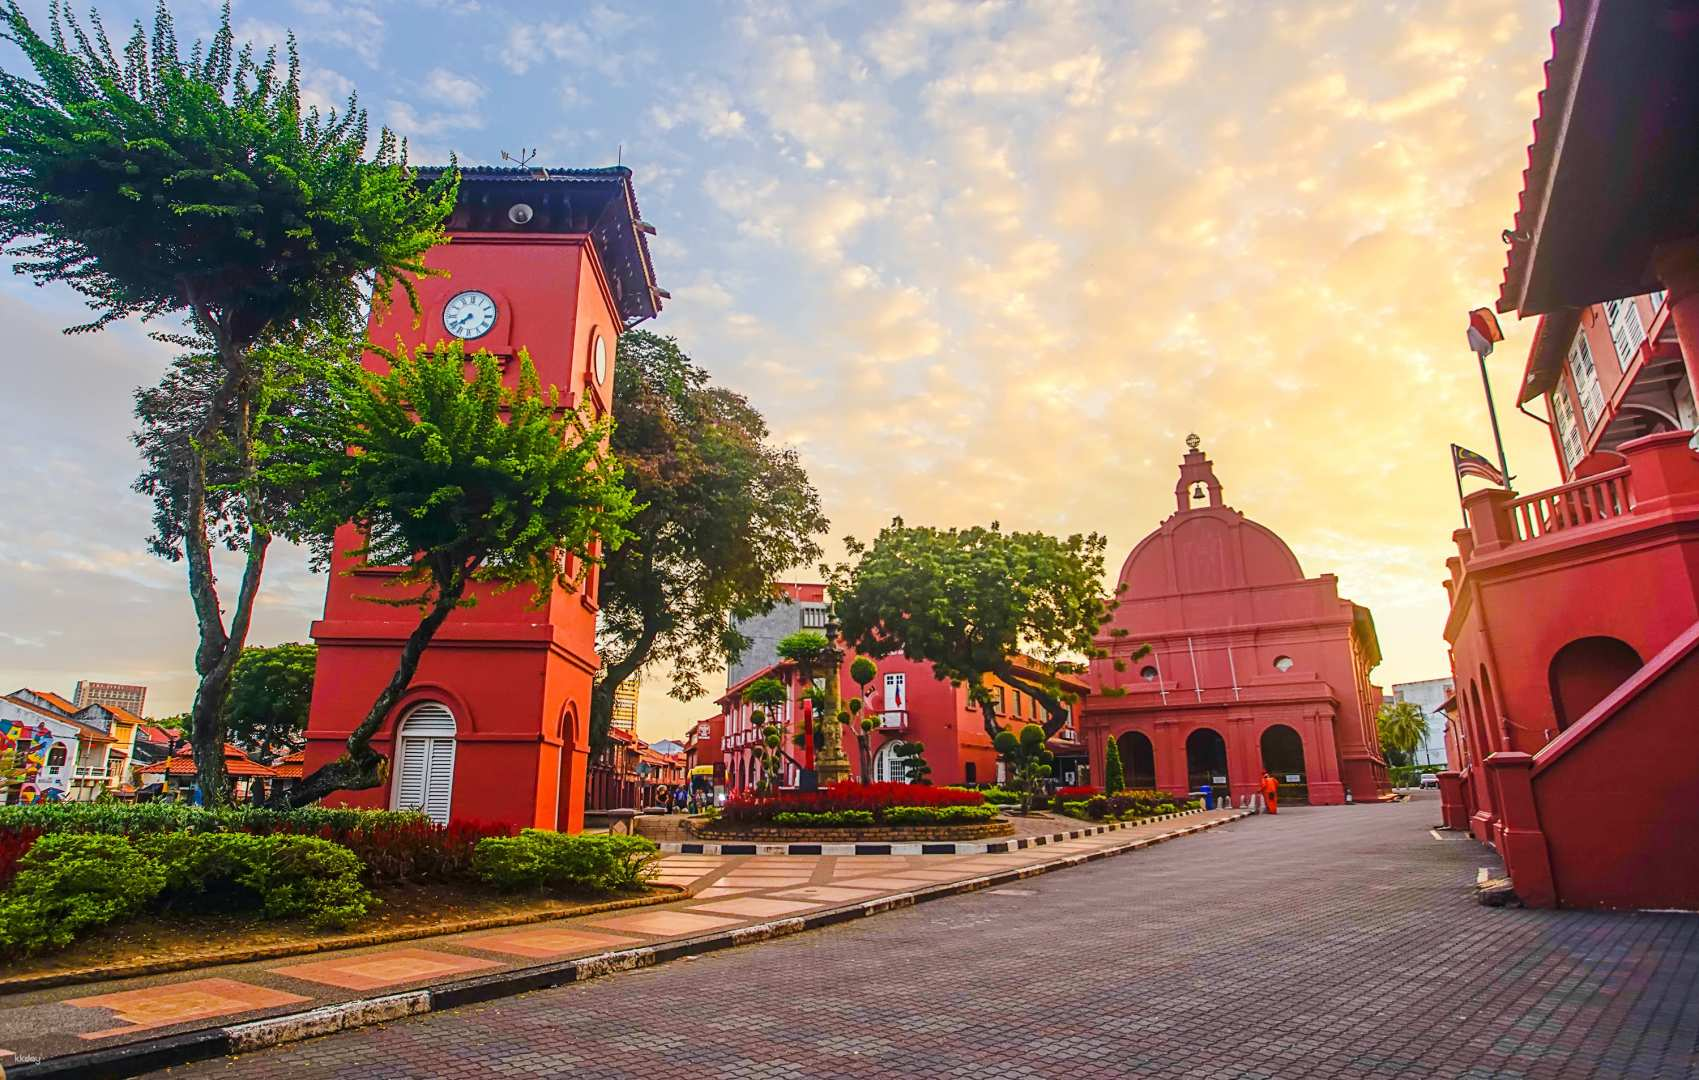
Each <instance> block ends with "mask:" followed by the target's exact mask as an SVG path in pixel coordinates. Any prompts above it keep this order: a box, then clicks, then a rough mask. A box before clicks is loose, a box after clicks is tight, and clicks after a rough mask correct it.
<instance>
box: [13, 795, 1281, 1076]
mask: <svg viewBox="0 0 1699 1080" xmlns="http://www.w3.org/2000/svg"><path fill="white" fill-rule="evenodd" d="M1188 813H1196V811H1190V812H1188ZM1173 816H1174V817H1185V816H1187V814H1176V815H1173ZM1249 816H1250V811H1248V810H1241V811H1239V812H1237V813H1235V814H1234V815H1233V816H1232V817H1223V818H1218V819H1216V820H1214V821H1207V822H1202V823H1200V824H1197V825H1191V826H1188V827H1186V828H1183V829H1177V830H1175V831H1174V832H1168V833H1162V834H1160V835H1157V836H1148V837H1145V838H1144V839H1141V840H1134V841H1133V842H1131V843H1129V844H1123V845H1122V846H1120V847H1114V848H1105V849H1103V850H1101V851H1090V852H1085V853H1083V854H1079V855H1069V856H1066V857H1065V858H1060V859H1052V860H1051V861H1049V862H1043V863H1034V864H1033V865H1031V866H1020V867H1015V868H1013V869H1010V870H1003V871H999V872H998V873H995V874H987V875H985V876H982V877H976V878H968V879H966V880H963V881H952V882H947V883H944V884H941V885H929V886H926V887H925V888H920V889H915V890H914V891H912V892H904V893H893V894H891V895H888V896H878V897H874V898H873V899H871V900H863V901H861V902H859V903H854V904H845V905H842V906H840V907H835V908H828V909H826V910H825V911H819V912H815V913H814V914H811V915H799V916H797V917H795V918H790V919H775V920H773V921H771V922H765V923H758V924H756V925H753V926H744V927H739V928H737V929H735V930H721V931H718V932H715V933H712V934H703V935H700V936H698V937H693V938H680V939H678V940H676V941H666V942H661V943H660V944H657V945H645V946H638V947H635V948H629V949H618V950H614V951H610V952H605V953H599V954H597V955H595V956H581V957H577V958H576V959H572V960H562V961H559V962H557V963H552V964H541V965H538V966H535V967H529V968H521V969H518V970H514V971H505V972H497V973H496V974H493V975H483V976H477V977H474V978H469V979H461V980H458V981H456V982H450V983H444V984H443V985H441V986H435V987H429V988H427V989H424V990H411V991H406V992H403V993H398V994H387V995H384V996H381V997H374V998H360V999H356V1000H354V1001H344V1002H338V1003H336V1004H333V1005H325V1006H321V1007H319V1008H316V1009H310V1010H307V1011H304V1012H297V1013H288V1014H285V1015H283V1016H272V1017H266V1018H265V1019H261V1020H252V1021H248V1022H246V1023H240V1024H232V1025H229V1026H226V1027H216V1028H205V1029H203V1030H200V1031H190V1032H184V1033H182V1034H179V1035H166V1036H162V1037H159V1038H155V1039H144V1040H141V1041H138V1042H133V1043H128V1044H126V1045H124V1046H114V1047H111V1048H109V1049H104V1050H87V1051H83V1052H82V1053H77V1054H65V1055H62V1056H59V1057H54V1058H48V1059H45V1060H43V1061H16V1059H12V1060H13V1061H14V1062H15V1063H14V1064H8V1065H6V1066H5V1072H4V1073H3V1074H0V1075H3V1076H5V1077H7V1078H8V1080H35V1078H39V1077H81V1078H91V1080H92V1078H101V1080H106V1078H112V1080H117V1078H121V1077H130V1076H138V1075H140V1074H142V1073H145V1072H152V1071H154V1070H158V1069H165V1068H170V1067H173V1066H177V1065H188V1064H191V1063H193V1062H197V1061H206V1060H209V1059H211V1058H216V1057H227V1056H229V1055H232V1054H245V1053H252V1052H253V1051H256V1050H264V1049H267V1048H269V1047H273V1046H280V1045H282V1044H284V1043H290V1042H296V1041H298V1040H301V1039H310V1038H316V1037H318V1036H321V1035H332V1034H335V1033H337V1032H339V1031H348V1030H352V1029H354V1028H359V1027H365V1026H367V1025H369V1024H377V1023H383V1022H386V1021H389V1020H396V1019H400V1018H402V1017H406V1016H419V1015H423V1014H425V1013H432V1012H442V1011H444V1010H446V1009H453V1008H458V1007H459V1006H462V1005H475V1004H478V1003H481V1002H485V1001H493V1000H496V999H498V998H505V997H512V996H514V995H517V994H525V993H530V992H531V991H534V990H546V989H549V988H551V987H556V986H564V985H566V984H567V983H573V982H586V981H588V980H590V979H595V978H600V977H601V976H603V975H612V974H615V973H616V972H621V971H635V970H638V969H641V968H649V967H655V966H656V965H658V964H663V963H666V962H667V961H669V960H679V959H683V958H684V957H687V956H702V955H705V954H707V953H713V952H719V951H720V950H721V949H732V948H736V947H738V946H739V945H750V944H754V943H756V942H759V941H770V940H772V939H774V938H781V937H789V936H790V935H791V934H799V933H802V932H803V931H805V930H818V929H821V928H824V927H827V926H835V925H838V924H839V923H846V922H853V921H855V920H857V919H864V918H867V917H868V916H870V915H878V914H880V913H881V912H886V911H892V910H895V909H897V908H906V907H913V906H915V905H916V904H923V903H926V902H928V901H931V900H942V899H944V898H946V897H950V896H959V895H961V894H963V893H970V892H978V891H980V890H981V889H990V888H995V887H997V886H999V885H1008V884H1012V883H1014V882H1017V881H1021V880H1023V879H1025V878H1030V877H1037V876H1038V875H1040V874H1048V873H1050V872H1052V871H1055V870H1066V869H1068V868H1069V867H1074V866H1083V865H1084V864H1086V863H1090V862H1097V861H1099V860H1101V859H1107V858H1111V857H1113V856H1116V855H1124V854H1126V853H1127V852H1129V851H1139V850H1141V849H1143V848H1147V847H1151V846H1153V845H1155V844H1160V843H1163V842H1165V841H1168V840H1174V839H1178V838H1179V837H1182V836H1190V835H1191V834H1192V833H1198V832H1203V831H1205V830H1208V829H1214V828H1218V827H1220V826H1222V825H1226V824H1228V823H1230V822H1234V821H1238V820H1240V819H1242V818H1245V817H1249ZM1131 824H1134V823H1133V822H1125V823H1117V825H1115V826H1100V827H1098V831H1099V832H1106V831H1109V830H1110V829H1112V828H1116V827H1121V826H1123V825H1131ZM1139 824H1150V821H1148V820H1147V821H1145V822H1140V823H1139ZM1080 835H1088V834H1086V833H1083V832H1082V833H1081V834H1080ZM1028 839H1034V838H1030V837H1029V838H1028ZM1037 839H1039V840H1040V841H1041V842H1042V841H1043V839H1044V838H1037ZM1057 839H1060V837H1057ZM773 846H776V847H783V846H785V845H782V844H780V845H773ZM863 846H865V845H863Z"/></svg>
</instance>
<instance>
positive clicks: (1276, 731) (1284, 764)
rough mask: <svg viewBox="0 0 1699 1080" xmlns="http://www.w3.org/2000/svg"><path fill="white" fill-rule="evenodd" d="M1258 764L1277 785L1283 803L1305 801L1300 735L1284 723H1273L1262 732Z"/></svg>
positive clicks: (1306, 785) (1305, 783)
mask: <svg viewBox="0 0 1699 1080" xmlns="http://www.w3.org/2000/svg"><path fill="white" fill-rule="evenodd" d="M1262 767H1263V771H1264V772H1267V773H1269V774H1271V775H1272V776H1273V777H1274V779H1275V780H1276V781H1277V782H1278V783H1279V784H1280V798H1281V800H1282V801H1283V802H1295V803H1305V802H1309V783H1308V777H1307V775H1306V772H1305V769H1304V737H1303V736H1302V735H1299V734H1298V732H1297V731H1295V730H1294V729H1292V728H1290V727H1287V726H1286V725H1285V724H1274V725H1271V726H1270V727H1269V729H1268V730H1267V731H1264V732H1263V733H1262Z"/></svg>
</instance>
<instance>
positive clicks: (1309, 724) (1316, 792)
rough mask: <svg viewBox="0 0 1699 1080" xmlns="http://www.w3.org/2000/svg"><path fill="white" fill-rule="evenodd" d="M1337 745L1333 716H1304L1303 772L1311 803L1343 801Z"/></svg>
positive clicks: (1342, 782) (1324, 803) (1319, 804)
mask: <svg viewBox="0 0 1699 1080" xmlns="http://www.w3.org/2000/svg"><path fill="white" fill-rule="evenodd" d="M1338 762H1339V747H1338V745H1337V744H1335V742H1334V739H1333V717H1331V716H1327V715H1320V714H1316V715H1311V716H1307V717H1305V718H1304V771H1305V773H1306V774H1307V775H1306V777H1305V779H1306V780H1307V782H1308V787H1309V789H1310V804H1311V805H1312V806H1338V805H1339V804H1341V803H1343V802H1344V801H1345V782H1344V781H1343V780H1341V779H1340V775H1339V769H1338Z"/></svg>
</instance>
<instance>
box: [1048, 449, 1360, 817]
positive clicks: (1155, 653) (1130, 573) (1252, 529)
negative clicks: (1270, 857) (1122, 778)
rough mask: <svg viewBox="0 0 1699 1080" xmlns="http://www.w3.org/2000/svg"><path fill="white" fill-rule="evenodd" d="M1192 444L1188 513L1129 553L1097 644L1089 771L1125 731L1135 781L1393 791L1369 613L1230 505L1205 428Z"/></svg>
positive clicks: (1244, 789)
mask: <svg viewBox="0 0 1699 1080" xmlns="http://www.w3.org/2000/svg"><path fill="white" fill-rule="evenodd" d="M1186 445H1187V447H1188V448H1189V449H1188V451H1187V453H1186V456H1185V459H1184V461H1183V463H1182V464H1181V466H1180V479H1179V482H1178V483H1176V484H1175V485H1174V498H1175V503H1176V512H1175V513H1174V514H1173V515H1172V516H1170V517H1169V518H1168V519H1167V520H1166V521H1164V522H1163V523H1162V524H1161V525H1160V526H1158V527H1157V529H1156V530H1155V531H1154V532H1152V533H1151V534H1150V535H1149V536H1146V537H1145V538H1144V539H1143V540H1141V541H1140V542H1139V544H1138V546H1137V547H1135V548H1134V549H1133V551H1132V554H1130V555H1128V556H1127V561H1126V563H1125V564H1124V565H1123V566H1122V567H1121V575H1120V579H1119V585H1118V589H1119V593H1118V599H1119V604H1118V606H1117V608H1116V611H1115V615H1114V617H1113V619H1112V620H1111V621H1110V622H1109V623H1107V624H1106V625H1105V628H1104V633H1103V635H1102V636H1101V637H1100V638H1099V639H1098V642H1097V644H1098V646H1099V648H1101V649H1103V650H1104V651H1105V652H1106V653H1107V654H1108V655H1107V656H1105V657H1103V658H1101V659H1097V660H1094V661H1092V665H1091V671H1090V681H1091V687H1092V692H1091V695H1090V697H1088V698H1087V699H1086V704H1085V708H1084V710H1083V716H1082V729H1083V736H1084V739H1085V742H1086V746H1087V749H1088V750H1089V752H1090V755H1091V767H1092V775H1093V776H1102V775H1103V760H1104V754H1105V753H1106V750H1105V747H1106V745H1107V741H1108V740H1109V739H1114V740H1116V743H1117V746H1118V748H1119V750H1120V754H1121V762H1122V767H1123V768H1124V770H1125V772H1126V780H1127V783H1128V785H1129V786H1131V787H1153V788H1160V789H1162V790H1164V791H1172V792H1176V793H1181V792H1189V791H1197V790H1199V789H1200V788H1202V787H1203V786H1204V785H1206V784H1207V785H1210V786H1211V787H1212V788H1213V789H1214V791H1216V792H1217V793H1220V792H1224V791H1225V792H1228V793H1230V794H1231V796H1232V798H1233V800H1234V801H1235V802H1239V801H1242V800H1243V799H1245V798H1247V797H1248V796H1250V795H1251V794H1253V793H1254V791H1255V790H1256V787H1257V784H1258V782H1259V781H1260V780H1261V779H1262V774H1263V772H1264V771H1265V770H1267V771H1268V772H1271V773H1273V774H1274V775H1275V778H1276V779H1277V780H1279V781H1280V783H1281V785H1282V792H1283V794H1282V797H1283V798H1288V799H1295V800H1297V801H1304V800H1307V801H1309V802H1311V803H1318V804H1330V803H1342V802H1345V801H1347V799H1348V798H1350V799H1354V800H1356V801H1358V802H1364V801H1373V800H1377V799H1381V798H1384V797H1386V796H1387V795H1388V794H1389V793H1390V789H1389V786H1388V783H1387V770H1386V762H1385V759H1384V758H1382V756H1381V752H1380V740H1379V736H1378V733H1377V729H1376V726H1375V715H1376V713H1377V712H1378V711H1379V706H1380V700H1381V693H1380V690H1379V688H1378V687H1376V686H1374V685H1373V684H1372V683H1370V681H1369V672H1370V671H1372V670H1373V669H1374V667H1375V665H1377V664H1379V663H1380V659H1381V657H1380V645H1379V642H1378V641H1377V639H1376V637H1375V625H1374V619H1373V618H1372V617H1371V616H1370V615H1369V610H1368V609H1367V608H1365V607H1363V606H1361V605H1359V604H1353V603H1352V602H1351V601H1349V600H1345V599H1341V598H1340V596H1339V582H1338V579H1337V578H1335V577H1334V576H1333V575H1332V574H1323V575H1322V576H1321V577H1314V578H1310V577H1305V576H1304V572H1303V570H1302V568H1300V567H1299V565H1298V560H1297V558H1296V556H1294V555H1293V554H1292V549H1291V548H1289V547H1287V546H1286V544H1285V542H1284V541H1282V540H1281V539H1280V537H1278V536H1276V535H1275V534H1274V533H1273V532H1271V531H1270V530H1269V529H1267V528H1265V527H1263V526H1261V525H1258V524H1257V523H1256V522H1254V521H1251V520H1250V519H1249V518H1247V517H1245V515H1244V514H1242V513H1240V512H1239V511H1237V510H1234V509H1233V508H1232V507H1230V506H1227V505H1226V504H1225V503H1224V502H1223V501H1222V497H1221V482H1220V480H1218V479H1217V478H1216V475H1215V466H1214V464H1213V463H1212V462H1211V461H1210V460H1209V459H1208V458H1207V457H1205V456H1204V454H1203V452H1202V451H1201V450H1199V449H1198V438H1197V436H1195V435H1193V436H1190V437H1188V438H1187V440H1186ZM1145 646H1149V647H1150V648H1149V652H1148V653H1147V654H1145V655H1143V656H1140V655H1139V653H1140V652H1141V650H1142V649H1143V648H1144V647H1145Z"/></svg>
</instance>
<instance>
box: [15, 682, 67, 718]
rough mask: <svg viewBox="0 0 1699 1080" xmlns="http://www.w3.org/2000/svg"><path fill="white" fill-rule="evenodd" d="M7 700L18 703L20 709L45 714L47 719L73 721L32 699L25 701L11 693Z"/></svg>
mask: <svg viewBox="0 0 1699 1080" xmlns="http://www.w3.org/2000/svg"><path fill="white" fill-rule="evenodd" d="M31 693H34V691H33V690H32V691H31ZM6 700H7V701H10V702H11V703H12V704H13V705H16V706H17V707H18V708H20V709H28V710H29V711H30V712H32V713H35V714H36V715H37V716H45V717H46V718H47V719H49V720H57V721H59V722H60V723H61V724H68V723H70V722H71V718H70V717H68V716H60V715H59V714H58V713H56V712H53V711H51V710H48V709H44V708H42V707H41V706H40V705H37V704H35V703H34V702H32V701H25V700H24V699H23V698H20V697H14V696H12V695H11V694H7V695H6Z"/></svg>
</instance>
